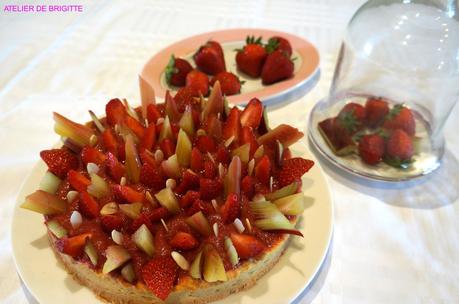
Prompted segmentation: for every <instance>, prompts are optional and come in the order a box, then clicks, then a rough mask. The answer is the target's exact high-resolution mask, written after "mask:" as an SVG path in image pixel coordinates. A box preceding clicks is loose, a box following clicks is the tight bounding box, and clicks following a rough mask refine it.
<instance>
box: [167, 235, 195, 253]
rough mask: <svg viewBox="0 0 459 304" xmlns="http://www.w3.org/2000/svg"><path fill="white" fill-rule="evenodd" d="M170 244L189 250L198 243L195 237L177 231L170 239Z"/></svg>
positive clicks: (176, 247)
mask: <svg viewBox="0 0 459 304" xmlns="http://www.w3.org/2000/svg"><path fill="white" fill-rule="evenodd" d="M170 244H171V246H172V247H173V248H175V249H179V250H190V249H193V248H195V247H196V246H197V245H199V243H198V241H197V240H196V238H195V237H194V236H193V235H191V234H189V233H186V232H182V231H179V232H177V233H176V234H175V235H174V236H173V237H172V239H171V241H170Z"/></svg>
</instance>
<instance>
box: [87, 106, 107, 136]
mask: <svg viewBox="0 0 459 304" xmlns="http://www.w3.org/2000/svg"><path fill="white" fill-rule="evenodd" d="M89 115H90V116H91V119H92V121H93V122H94V124H95V125H96V127H97V129H98V130H99V131H100V132H101V133H102V132H104V131H105V127H104V126H103V125H102V123H101V122H100V120H99V118H97V116H96V114H94V112H93V111H91V110H89Z"/></svg>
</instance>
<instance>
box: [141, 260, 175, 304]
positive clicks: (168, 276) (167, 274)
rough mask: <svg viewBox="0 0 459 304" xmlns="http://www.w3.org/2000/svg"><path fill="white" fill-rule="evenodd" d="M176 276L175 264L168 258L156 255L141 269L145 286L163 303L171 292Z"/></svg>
mask: <svg viewBox="0 0 459 304" xmlns="http://www.w3.org/2000/svg"><path fill="white" fill-rule="evenodd" d="M177 274H178V266H177V263H175V261H174V260H173V259H172V258H171V257H170V256H158V255H157V256H155V258H154V259H152V260H151V261H150V262H149V263H148V264H147V265H145V267H144V268H143V269H142V278H143V281H144V282H145V285H147V287H148V289H150V290H151V291H152V292H153V293H154V294H155V295H156V296H157V297H158V298H160V299H161V300H163V301H164V300H166V298H167V297H168V296H169V294H170V292H171V291H172V288H173V287H174V283H175V280H176V279H177Z"/></svg>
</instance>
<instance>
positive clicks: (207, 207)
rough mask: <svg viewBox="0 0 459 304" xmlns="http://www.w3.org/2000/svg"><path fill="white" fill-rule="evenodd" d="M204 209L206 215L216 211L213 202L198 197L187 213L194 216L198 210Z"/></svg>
mask: <svg viewBox="0 0 459 304" xmlns="http://www.w3.org/2000/svg"><path fill="white" fill-rule="evenodd" d="M199 211H202V213H204V215H210V214H214V213H215V209H214V207H213V206H212V204H211V203H209V202H206V201H203V200H200V199H197V200H195V201H194V202H193V204H192V205H191V207H190V208H188V210H187V211H186V215H188V216H192V215H193V214H195V213H196V212H199Z"/></svg>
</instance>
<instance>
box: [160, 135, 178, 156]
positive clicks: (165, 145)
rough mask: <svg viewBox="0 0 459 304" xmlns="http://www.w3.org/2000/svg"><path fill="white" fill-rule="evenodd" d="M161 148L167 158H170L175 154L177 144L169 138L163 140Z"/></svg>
mask: <svg viewBox="0 0 459 304" xmlns="http://www.w3.org/2000/svg"><path fill="white" fill-rule="evenodd" d="M159 147H160V148H161V151H163V153H164V157H165V158H169V157H171V156H172V155H174V154H175V143H174V142H173V141H172V140H171V139H169V138H165V139H163V140H162V141H161V142H160V143H159Z"/></svg>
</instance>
